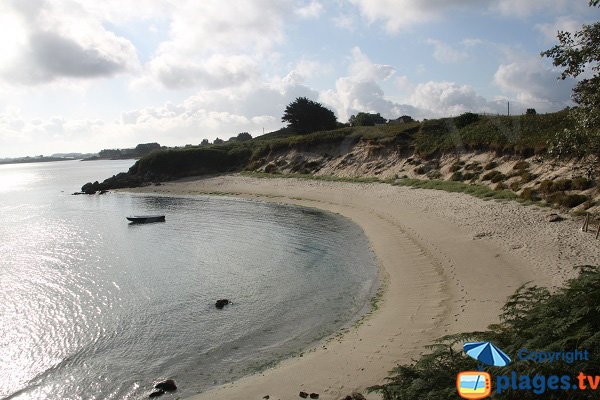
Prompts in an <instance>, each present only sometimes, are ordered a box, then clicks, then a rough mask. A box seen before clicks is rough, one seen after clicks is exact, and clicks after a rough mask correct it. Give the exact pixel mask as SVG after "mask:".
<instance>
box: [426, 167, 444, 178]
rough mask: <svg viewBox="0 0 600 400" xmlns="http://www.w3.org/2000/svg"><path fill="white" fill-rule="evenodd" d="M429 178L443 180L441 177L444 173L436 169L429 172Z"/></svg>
mask: <svg viewBox="0 0 600 400" xmlns="http://www.w3.org/2000/svg"><path fill="white" fill-rule="evenodd" d="M427 177H428V178H429V179H439V178H441V177H442V173H441V172H440V171H439V170H437V169H434V170H432V171H429V172H428V173H427Z"/></svg>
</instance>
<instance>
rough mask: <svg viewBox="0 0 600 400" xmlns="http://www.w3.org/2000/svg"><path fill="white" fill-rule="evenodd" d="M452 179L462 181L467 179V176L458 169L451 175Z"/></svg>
mask: <svg viewBox="0 0 600 400" xmlns="http://www.w3.org/2000/svg"><path fill="white" fill-rule="evenodd" d="M450 180H451V181H456V182H462V181H464V180H465V177H464V176H463V174H462V172H460V171H456V172H455V173H453V174H452V176H451V177H450Z"/></svg>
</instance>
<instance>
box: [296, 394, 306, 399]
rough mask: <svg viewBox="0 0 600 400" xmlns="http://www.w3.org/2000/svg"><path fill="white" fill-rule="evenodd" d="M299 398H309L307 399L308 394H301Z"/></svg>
mask: <svg viewBox="0 0 600 400" xmlns="http://www.w3.org/2000/svg"><path fill="white" fill-rule="evenodd" d="M298 396H300V397H302V398H303V399H305V398H307V397H308V393H306V392H300V394H299V395H298Z"/></svg>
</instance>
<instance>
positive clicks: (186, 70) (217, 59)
mask: <svg viewBox="0 0 600 400" xmlns="http://www.w3.org/2000/svg"><path fill="white" fill-rule="evenodd" d="M149 69H150V71H151V74H152V75H153V76H155V77H156V78H158V80H159V81H160V82H161V83H162V84H163V85H164V86H166V87H167V88H169V89H187V88H192V87H195V86H199V87H202V88H208V89H218V88H223V87H232V86H238V85H240V84H243V83H245V82H247V81H249V80H251V79H255V78H257V77H258V76H259V71H258V65H257V63H256V61H255V60H254V59H252V58H251V57H250V56H247V55H237V56H224V55H221V54H215V55H212V56H210V57H208V58H207V59H206V60H202V61H198V62H193V61H187V60H185V59H178V58H177V56H176V55H168V54H163V55H161V56H160V57H157V58H155V59H154V60H152V61H151V62H150V64H149Z"/></svg>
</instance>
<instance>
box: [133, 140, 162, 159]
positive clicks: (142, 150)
mask: <svg viewBox="0 0 600 400" xmlns="http://www.w3.org/2000/svg"><path fill="white" fill-rule="evenodd" d="M154 150H160V144H158V143H140V144H138V145H137V146H135V152H136V153H137V154H138V155H140V156H144V155H146V154H148V153H150V152H152V151H154Z"/></svg>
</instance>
